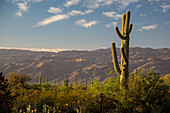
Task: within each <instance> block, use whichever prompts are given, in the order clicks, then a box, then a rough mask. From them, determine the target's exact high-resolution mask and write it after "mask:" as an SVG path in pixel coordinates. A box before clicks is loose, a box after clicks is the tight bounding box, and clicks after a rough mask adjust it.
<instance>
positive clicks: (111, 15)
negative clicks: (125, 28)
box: [102, 12, 122, 20]
mask: <svg viewBox="0 0 170 113" xmlns="http://www.w3.org/2000/svg"><path fill="white" fill-rule="evenodd" d="M102 14H103V15H105V16H107V17H111V18H113V19H115V20H118V19H119V18H121V17H122V15H121V14H116V12H103V13H102Z"/></svg>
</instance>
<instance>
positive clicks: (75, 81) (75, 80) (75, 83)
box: [74, 77, 77, 86]
mask: <svg viewBox="0 0 170 113" xmlns="http://www.w3.org/2000/svg"><path fill="white" fill-rule="evenodd" d="M76 85H77V79H76V77H75V78H74V86H76Z"/></svg>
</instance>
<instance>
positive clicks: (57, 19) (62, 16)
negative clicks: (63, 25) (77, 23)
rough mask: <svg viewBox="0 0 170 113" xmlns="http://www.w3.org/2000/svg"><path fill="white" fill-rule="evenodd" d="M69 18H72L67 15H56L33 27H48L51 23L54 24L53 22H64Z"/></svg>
mask: <svg viewBox="0 0 170 113" xmlns="http://www.w3.org/2000/svg"><path fill="white" fill-rule="evenodd" d="M68 18H70V16H69V15H66V14H61V15H54V16H51V17H49V18H46V19H44V20H43V21H41V22H38V23H37V25H35V26H33V27H40V26H46V25H48V24H50V23H53V22H56V21H60V20H64V19H68Z"/></svg>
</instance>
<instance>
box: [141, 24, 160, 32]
mask: <svg viewBox="0 0 170 113" xmlns="http://www.w3.org/2000/svg"><path fill="white" fill-rule="evenodd" d="M157 27H158V25H156V24H154V25H148V26H141V27H140V28H139V31H143V30H154V29H156V28H157Z"/></svg>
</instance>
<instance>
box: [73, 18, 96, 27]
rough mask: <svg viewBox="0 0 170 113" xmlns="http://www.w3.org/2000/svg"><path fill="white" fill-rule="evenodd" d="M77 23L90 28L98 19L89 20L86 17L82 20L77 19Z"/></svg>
mask: <svg viewBox="0 0 170 113" xmlns="http://www.w3.org/2000/svg"><path fill="white" fill-rule="evenodd" d="M75 23H76V24H77V25H80V26H82V27H85V28H89V27H91V26H93V25H96V24H97V21H95V20H94V21H90V22H87V21H86V20H85V19H81V20H78V21H76V22H75Z"/></svg>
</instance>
